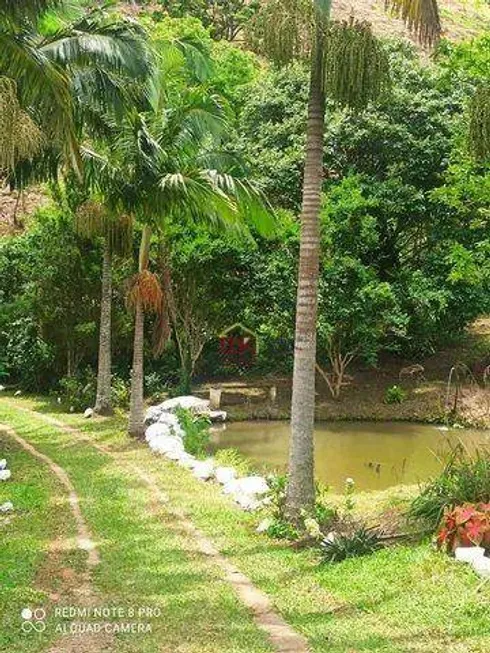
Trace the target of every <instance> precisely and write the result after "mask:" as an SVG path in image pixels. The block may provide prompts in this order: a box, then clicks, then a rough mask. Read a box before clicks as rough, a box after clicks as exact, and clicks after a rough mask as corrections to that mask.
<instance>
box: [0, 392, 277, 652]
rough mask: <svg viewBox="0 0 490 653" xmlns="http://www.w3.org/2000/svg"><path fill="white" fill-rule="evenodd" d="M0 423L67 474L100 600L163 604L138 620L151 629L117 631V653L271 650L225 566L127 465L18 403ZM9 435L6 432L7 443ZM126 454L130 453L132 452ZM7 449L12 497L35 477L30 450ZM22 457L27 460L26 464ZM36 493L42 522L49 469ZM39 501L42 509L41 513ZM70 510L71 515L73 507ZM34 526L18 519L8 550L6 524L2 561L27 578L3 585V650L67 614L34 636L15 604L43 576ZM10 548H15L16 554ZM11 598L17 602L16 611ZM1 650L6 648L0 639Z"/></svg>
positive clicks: (49, 492) (38, 646)
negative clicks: (199, 546) (88, 538)
mask: <svg viewBox="0 0 490 653" xmlns="http://www.w3.org/2000/svg"><path fill="white" fill-rule="evenodd" d="M0 422H3V423H8V424H10V425H11V426H12V427H13V428H15V429H16V431H17V432H18V433H19V435H21V436H22V437H23V438H25V439H26V440H28V441H29V442H30V443H32V444H33V445H34V446H35V447H36V448H37V449H38V450H40V451H42V452H43V453H45V454H47V455H48V456H49V457H50V458H52V459H53V460H54V461H56V462H57V463H58V464H59V465H61V466H62V467H63V468H64V469H65V470H66V471H67V473H68V474H69V476H70V479H71V481H72V483H73V485H74V486H75V488H76V491H77V493H78V495H79V497H80V503H81V509H82V512H83V514H84V517H85V519H86V521H87V524H88V526H89V528H90V529H91V531H92V535H93V537H94V539H95V541H96V543H97V545H98V549H99V552H100V554H101V559H102V562H101V564H100V565H99V567H97V568H96V571H95V574H94V586H95V588H96V590H97V592H98V595H99V599H100V600H99V601H98V605H100V606H104V607H110V608H113V607H117V608H122V609H123V610H124V611H125V612H126V613H127V611H128V610H129V609H130V608H135V609H136V610H139V609H140V608H149V609H150V610H152V611H153V614H155V611H156V610H158V611H160V612H161V615H160V616H159V617H149V618H146V617H143V618H140V619H136V621H139V622H141V623H144V624H145V623H150V624H151V627H152V632H151V633H138V634H124V635H123V634H119V635H118V636H117V637H116V640H115V643H114V644H113V645H112V649H113V650H115V651H118V653H119V651H121V652H123V653H124V652H125V651H135V652H136V651H138V652H139V651H142V652H146V651H148V652H150V651H151V652H154V651H172V652H173V651H183V652H187V651H188V652H189V653H194V652H195V653H201V652H203V653H206V652H210V653H211V652H213V653H214V652H215V651H217V652H223V653H224V652H228V651H229V652H232V653H234V652H237V653H238V652H243V653H245V652H248V651H270V650H271V649H270V646H269V644H268V643H267V641H266V638H265V635H264V634H263V633H262V631H260V630H259V629H258V628H257V627H256V626H255V624H254V622H253V620H252V617H251V615H250V614H249V612H248V610H247V609H246V608H245V607H244V606H243V605H242V604H241V603H240V602H239V600H238V599H237V597H236V595H235V593H234V591H233V589H232V588H231V587H230V586H229V585H228V583H227V582H226V581H224V580H223V577H222V574H221V572H220V571H219V569H218V568H217V567H216V566H215V565H214V563H212V562H211V561H209V560H208V559H207V558H205V557H204V556H203V555H202V554H201V553H200V552H198V551H197V550H196V547H195V544H194V542H193V541H192V539H190V538H189V537H188V536H186V535H185V534H183V533H182V532H180V530H179V528H178V525H176V524H175V523H174V522H175V520H174V518H172V517H171V516H169V514H168V513H166V512H165V510H164V509H163V508H161V507H159V506H158V505H156V506H155V502H154V501H153V500H152V495H151V493H150V492H149V490H148V489H147V488H146V487H145V486H144V485H143V486H142V484H141V482H140V481H139V480H138V479H137V477H136V476H135V475H134V474H133V473H131V471H130V470H129V471H128V470H127V469H126V468H124V467H123V466H121V465H118V464H117V462H115V461H114V460H113V459H112V458H111V457H110V456H107V455H105V454H103V453H100V452H98V451H97V450H95V449H94V448H93V447H92V446H91V445H90V444H86V443H84V442H81V441H77V439H76V437H75V436H73V435H70V434H66V433H64V432H62V431H60V430H59V429H57V428H55V427H52V426H50V425H46V424H44V423H43V422H42V421H41V420H39V419H38V418H36V417H32V416H31V415H28V414H26V413H21V412H19V411H17V410H16V409H15V408H12V405H11V404H10V403H8V402H7V401H5V400H0ZM4 442H5V438H4V437H2V451H3V450H4ZM136 447H137V448H139V445H136ZM127 453H128V454H129V455H130V456H131V455H132V454H131V452H130V451H129V452H127ZM7 457H8V458H9V460H10V459H12V460H11V466H12V471H13V474H15V476H14V477H13V478H12V480H11V481H8V482H6V483H5V484H4V485H5V487H7V486H9V489H10V492H9V494H10V495H11V496H12V500H13V501H14V503H15V496H13V495H15V494H16V493H17V494H19V493H22V492H24V491H25V490H24V489H23V488H24V487H25V485H26V484H27V483H29V482H30V478H31V474H32V472H33V468H32V465H31V463H30V461H29V460H28V459H26V458H25V457H24V456H23V457H22V459H20V458H19V460H14V459H13V457H11V456H10V454H8V456H7ZM22 465H24V468H23V471H22V472H20V470H21V468H22ZM37 466H38V463H37V462H36V463H35V467H37ZM14 470H15V471H14ZM2 489H3V488H2ZM4 492H5V490H4ZM39 494H40V495H41V496H42V497H43V500H44V503H43V504H42V505H39V502H38V503H37V504H36V503H35V504H34V505H33V506H31V507H30V510H31V513H32V514H33V515H34V519H38V520H39V525H40V528H41V526H42V523H43V522H44V521H45V519H46V515H45V514H44V512H45V510H44V509H45V505H46V504H47V503H49V502H50V501H52V500H53V499H52V497H53V494H56V492H55V490H54V488H53V484H52V480H51V479H50V477H49V475H48V474H44V473H43V475H42V478H39ZM50 497H51V498H50ZM41 508H42V510H43V514H40V513H39V514H38V509H39V510H41ZM64 518H65V519H66V520H67V521H69V518H68V517H67V515H64ZM53 530H56V529H53ZM30 531H31V527H30V525H27V524H24V525H22V524H21V523H19V524H18V525H17V526H16V537H17V538H18V540H19V541H18V546H17V549H16V552H15V553H16V555H15V556H12V554H8V553H7V550H8V549H9V548H10V547H11V544H10V540H11V539H12V536H13V531H12V530H11V527H10V526H8V527H7V528H6V529H4V532H3V534H2V535H3V538H4V539H5V541H7V542H8V543H9V544H8V546H7V547H5V548H4V547H2V550H1V552H0V568H1V569H3V568H4V566H5V565H7V564H10V565H12V564H13V565H14V568H17V569H18V572H17V575H19V574H20V576H21V577H22V578H24V579H25V581H24V582H23V583H22V584H21V583H17V582H16V580H15V577H14V578H12V579H11V580H10V582H9V584H8V585H7V587H6V591H5V592H4V587H3V583H2V614H1V618H2V620H3V623H2V633H4V637H7V638H8V642H9V646H7V648H6V649H5V650H8V651H17V650H19V651H22V650H29V651H42V650H46V647H47V644H48V643H49V641H51V640H52V637H51V635H52V631H53V628H54V626H55V624H56V623H58V622H59V621H60V620H59V619H58V620H56V619H54V618H51V620H50V621H49V620H48V628H47V630H46V635H45V636H44V637H43V636H37V637H36V638H35V639H34V638H33V637H32V636H31V635H30V634H29V635H23V634H22V633H21V632H20V619H19V616H18V612H19V610H18V609H17V608H18V606H19V605H22V606H23V605H24V604H25V603H26V602H27V604H29V600H30V599H31V594H30V592H31V589H30V588H29V583H30V582H33V580H34V578H35V576H36V566H39V565H40V564H41V559H40V558H41V556H40V555H38V556H35V555H34V554H33V553H32V551H31V546H32V535H31V533H30ZM53 534H54V533H51V535H53ZM49 537H50V533H49V531H48V530H46V532H45V533H44V541H43V542H42V543H40V544H39V543H38V545H37V549H38V551H40V550H41V549H43V548H45V547H46V545H47V543H48V540H49ZM12 557H15V562H13V560H12ZM14 597H15V600H16V609H15V611H14V612H15V614H14V616H12V615H13V612H12V609H11V605H12V599H13V598H14ZM42 598H43V597H42V596H39V599H41V600H40V604H42ZM62 603H63V605H64V606H67V605H68V606H78V605H79V603H80V601H79V600H77V599H76V598H74V597H71V598H70V599H69V600H64V601H62ZM109 621H118V620H117V619H109ZM124 621H127V619H124ZM133 621H134V620H133ZM5 633H6V635H5ZM27 638H28V639H27ZM26 640H27V643H26ZM0 650H4V649H2V648H1V646H0Z"/></svg>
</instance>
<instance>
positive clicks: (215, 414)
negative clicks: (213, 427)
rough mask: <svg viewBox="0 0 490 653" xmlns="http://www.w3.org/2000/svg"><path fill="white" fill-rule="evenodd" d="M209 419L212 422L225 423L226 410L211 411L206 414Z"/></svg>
mask: <svg viewBox="0 0 490 653" xmlns="http://www.w3.org/2000/svg"><path fill="white" fill-rule="evenodd" d="M208 416H209V419H210V420H211V421H212V422H226V416H227V412H226V410H211V411H209V413H208Z"/></svg>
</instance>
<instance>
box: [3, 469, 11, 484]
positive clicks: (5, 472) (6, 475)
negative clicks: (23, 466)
mask: <svg viewBox="0 0 490 653" xmlns="http://www.w3.org/2000/svg"><path fill="white" fill-rule="evenodd" d="M11 476H12V472H11V471H10V469H0V481H8V480H9V478H10V477H11Z"/></svg>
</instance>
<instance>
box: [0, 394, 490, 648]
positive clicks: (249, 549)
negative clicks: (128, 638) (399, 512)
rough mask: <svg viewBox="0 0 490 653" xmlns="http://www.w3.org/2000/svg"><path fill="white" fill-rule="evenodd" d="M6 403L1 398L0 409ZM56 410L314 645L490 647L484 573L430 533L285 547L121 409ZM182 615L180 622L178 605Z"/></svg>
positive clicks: (13, 415) (489, 590)
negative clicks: (190, 525) (405, 540)
mask: <svg viewBox="0 0 490 653" xmlns="http://www.w3.org/2000/svg"><path fill="white" fill-rule="evenodd" d="M6 403H7V402H6ZM19 403H20V402H19ZM22 403H23V404H24V405H29V406H30V407H32V408H42V409H43V410H44V411H49V404H47V403H44V402H43V403H40V402H39V401H35V400H30V401H28V400H23V402H22ZM11 405H12V404H11ZM4 406H6V404H4ZM4 406H2V402H0V412H1V411H2V408H3V407H4ZM7 412H8V413H9V415H10V419H11V420H17V421H19V420H21V417H20V416H19V414H18V413H17V412H16V411H15V410H12V409H11V408H8V409H7ZM57 417H58V419H62V420H63V421H65V422H66V423H69V424H71V425H74V426H77V427H78V428H80V430H83V431H84V432H85V433H86V434H87V435H89V436H90V437H92V438H94V441H98V442H104V443H106V445H107V446H110V447H111V448H113V450H114V451H117V452H118V456H120V457H121V460H122V461H127V462H129V463H132V464H134V465H138V466H141V467H144V468H145V469H147V470H149V471H151V472H152V474H153V475H154V477H155V479H156V480H157V481H158V484H159V487H160V488H161V489H162V490H163V491H164V492H165V493H166V494H167V495H168V496H169V497H170V499H171V502H172V504H173V505H175V506H176V507H180V508H183V509H184V510H186V512H187V513H188V515H189V516H190V517H191V518H192V520H193V521H194V523H195V524H196V525H197V526H198V527H199V528H201V529H202V531H204V532H205V533H206V534H207V535H208V536H209V537H210V538H211V539H212V540H213V541H214V542H215V543H216V544H217V545H218V546H219V547H220V549H221V550H222V551H223V552H224V553H225V555H227V556H228V557H229V558H230V559H231V560H232V561H233V562H234V563H235V564H236V565H237V566H238V567H239V568H240V569H241V570H242V571H243V572H245V573H246V574H247V575H248V576H249V577H250V578H251V579H252V580H253V581H254V582H255V584H256V585H257V586H259V587H260V588H261V589H263V590H264V591H266V592H267V593H268V594H269V596H270V597H271V598H272V600H273V602H274V604H275V605H276V607H277V609H278V610H279V611H280V612H281V613H282V615H283V616H284V618H285V619H286V620H287V621H288V622H289V623H291V624H292V625H293V626H294V627H295V628H296V629H297V630H298V631H300V632H302V633H303V634H304V635H306V636H307V637H308V639H309V641H310V644H311V648H312V650H314V651H322V652H323V651H329V652H332V653H354V652H361V651H376V652H380V653H381V652H383V653H385V652H386V653H402V652H403V653H405V652H407V653H408V652H420V653H439V652H440V653H443V652H444V653H446V652H450V653H483V652H484V651H485V652H488V651H489V650H490V583H487V584H482V582H481V580H480V579H479V578H478V577H477V576H476V575H475V574H474V573H473V572H472V571H471V569H469V568H467V567H466V566H463V565H459V564H457V563H455V562H454V561H453V560H451V559H450V558H449V557H447V556H445V555H443V554H439V553H437V552H436V551H434V550H433V549H432V547H431V544H430V542H425V543H422V544H420V545H417V546H397V547H393V548H390V549H387V550H384V551H380V552H378V553H376V554H375V555H372V556H369V557H366V558H359V559H357V560H349V561H346V562H343V563H340V564H337V565H328V566H325V565H323V566H322V565H320V564H319V557H318V554H317V553H316V552H315V551H312V550H303V551H297V550H292V549H291V548H290V547H288V546H286V545H284V544H282V543H277V542H273V541H271V540H270V539H268V538H267V537H266V536H262V535H257V534H256V533H255V526H256V523H257V520H258V517H257V516H256V515H249V514H245V513H242V512H241V511H239V510H238V509H237V508H235V507H234V506H233V505H232V504H231V502H230V501H229V500H228V499H227V498H226V497H224V496H223V495H222V494H221V493H220V491H219V488H218V487H217V486H215V485H213V484H203V483H201V482H199V481H196V480H195V479H194V478H193V477H192V476H191V474H189V472H187V471H186V470H183V469H181V468H179V467H178V466H177V465H174V464H173V463H170V462H168V461H166V460H165V459H164V458H163V457H160V456H155V455H153V454H152V453H151V452H150V451H149V449H147V448H146V447H145V446H144V445H138V444H134V443H130V444H128V439H127V437H126V435H125V433H124V422H123V420H122V419H120V418H111V419H105V420H94V421H88V420H83V419H81V418H80V416H74V415H62V414H59V415H57ZM3 419H4V420H5V418H3ZM22 419H25V418H22ZM27 421H28V422H30V423H31V424H32V422H33V421H34V422H35V421H36V420H33V419H32V418H31V417H29V418H28V420H27ZM48 430H49V429H48ZM79 464H80V465H83V463H82V462H80V463H79ZM74 473H75V474H76V473H77V472H76V471H74ZM117 483H119V481H116V484H117ZM135 500H138V499H136V497H135ZM139 509H140V510H141V506H139ZM93 510H95V508H93ZM105 528H106V529H110V528H111V526H110V525H106V526H105ZM136 546H137V547H139V546H140V545H139V544H137V545H136ZM135 560H136V557H135V558H134V559H133V558H129V559H128V560H126V561H119V563H120V574H121V575H122V577H126V578H128V576H131V575H132V574H133V573H135V572H134V570H133V569H132V570H131V572H129V570H128V567H127V565H128V564H131V565H132V564H134V562H135ZM114 564H117V561H114ZM172 565H173V562H172ZM111 578H112V574H110V573H109V574H108V577H101V578H100V582H101V583H102V584H103V586H104V587H105V588H106V589H111V585H110V583H109V581H110V579H111ZM193 618H194V616H193V615H192V613H191V614H190V615H188V619H189V620H191V621H192V619H193ZM182 619H183V621H184V623H185V621H186V615H182ZM177 639H178V638H177ZM254 646H255V645H254V644H253V643H252V645H251V647H250V648H249V650H250V651H256V650H257V651H259V650H261V649H260V648H254ZM179 650H181V649H179ZM184 650H185V649H184ZM203 650H204V649H203ZM215 650H220V649H219V648H217V649H215ZM230 650H233V649H230Z"/></svg>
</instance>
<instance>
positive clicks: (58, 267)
mask: <svg viewBox="0 0 490 653" xmlns="http://www.w3.org/2000/svg"><path fill="white" fill-rule="evenodd" d="M99 257H100V252H99V251H98V250H97V248H94V247H93V246H91V245H90V244H88V243H87V242H86V241H85V242H84V241H82V240H81V239H80V238H79V237H78V236H77V234H76V233H75V231H74V228H73V222H72V220H71V218H70V217H69V216H64V215H62V214H61V213H60V211H59V210H56V209H54V208H52V207H49V206H48V207H46V208H43V209H40V210H38V212H37V214H36V217H35V219H34V221H33V224H32V227H30V228H29V230H28V231H27V233H25V234H24V235H18V236H14V237H9V238H3V239H2V242H1V243H0V272H1V275H0V279H1V283H0V300H1V306H2V310H1V312H0V332H1V334H0V349H1V350H2V351H3V352H5V354H6V359H7V360H6V362H7V367H8V371H9V373H10V381H11V382H13V383H21V384H22V386H23V387H25V388H26V389H31V390H41V389H47V388H51V387H53V385H54V384H55V382H56V380H57V379H59V378H60V377H61V376H62V375H64V374H67V375H73V374H74V373H75V372H76V370H77V369H78V368H79V366H80V365H81V364H82V363H83V362H85V363H86V364H88V363H91V362H92V360H93V358H94V357H95V352H96V341H97V339H96V333H97V329H96V322H97V306H98V297H99V296H100V267H99Z"/></svg>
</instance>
